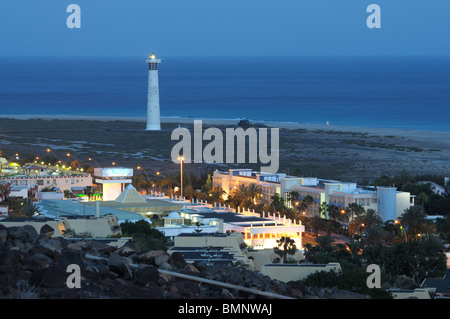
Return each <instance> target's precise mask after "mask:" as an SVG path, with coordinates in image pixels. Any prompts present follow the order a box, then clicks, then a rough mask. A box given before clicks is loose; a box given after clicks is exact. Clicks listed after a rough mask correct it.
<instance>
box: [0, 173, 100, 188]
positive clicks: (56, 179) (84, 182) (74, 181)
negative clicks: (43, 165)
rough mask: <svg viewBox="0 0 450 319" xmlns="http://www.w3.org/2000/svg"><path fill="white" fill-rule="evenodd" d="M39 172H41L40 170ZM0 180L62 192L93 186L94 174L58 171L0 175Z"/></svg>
mask: <svg viewBox="0 0 450 319" xmlns="http://www.w3.org/2000/svg"><path fill="white" fill-rule="evenodd" d="M38 174H41V172H39V173H38ZM0 181H5V182H9V183H10V184H11V186H12V187H14V186H19V187H20V186H24V187H34V186H37V190H38V191H41V190H42V189H43V188H53V189H54V190H58V191H61V192H64V191H70V192H77V191H82V190H84V189H85V188H86V187H87V186H92V176H91V175H90V174H86V173H74V172H71V173H67V172H64V173H58V172H52V173H48V174H45V175H44V174H43V173H42V175H37V174H29V175H0Z"/></svg>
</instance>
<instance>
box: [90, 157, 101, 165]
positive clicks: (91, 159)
mask: <svg viewBox="0 0 450 319" xmlns="http://www.w3.org/2000/svg"><path fill="white" fill-rule="evenodd" d="M89 161H92V162H94V163H95V164H96V165H97V167H100V165H98V163H97V161H96V160H95V159H93V158H92V157H89Z"/></svg>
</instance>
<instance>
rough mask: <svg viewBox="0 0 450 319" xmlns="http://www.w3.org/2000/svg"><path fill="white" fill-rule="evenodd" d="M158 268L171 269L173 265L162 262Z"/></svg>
mask: <svg viewBox="0 0 450 319" xmlns="http://www.w3.org/2000/svg"><path fill="white" fill-rule="evenodd" d="M158 269H161V270H167V271H171V270H172V266H171V265H170V264H169V263H162V264H161V265H159V267H158Z"/></svg>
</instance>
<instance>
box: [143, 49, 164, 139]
mask: <svg viewBox="0 0 450 319" xmlns="http://www.w3.org/2000/svg"><path fill="white" fill-rule="evenodd" d="M146 62H147V63H148V96H147V128H146V129H145V130H146V131H160V130H161V118H160V114H159V84H158V63H161V59H157V58H156V56H155V54H152V55H151V56H150V58H149V59H148V60H146Z"/></svg>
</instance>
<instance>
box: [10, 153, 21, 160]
mask: <svg viewBox="0 0 450 319" xmlns="http://www.w3.org/2000/svg"><path fill="white" fill-rule="evenodd" d="M13 158H16V159H19V153H16V154H14V155H13V156H12V157H11V159H10V161H11V160H12V159H13Z"/></svg>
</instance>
